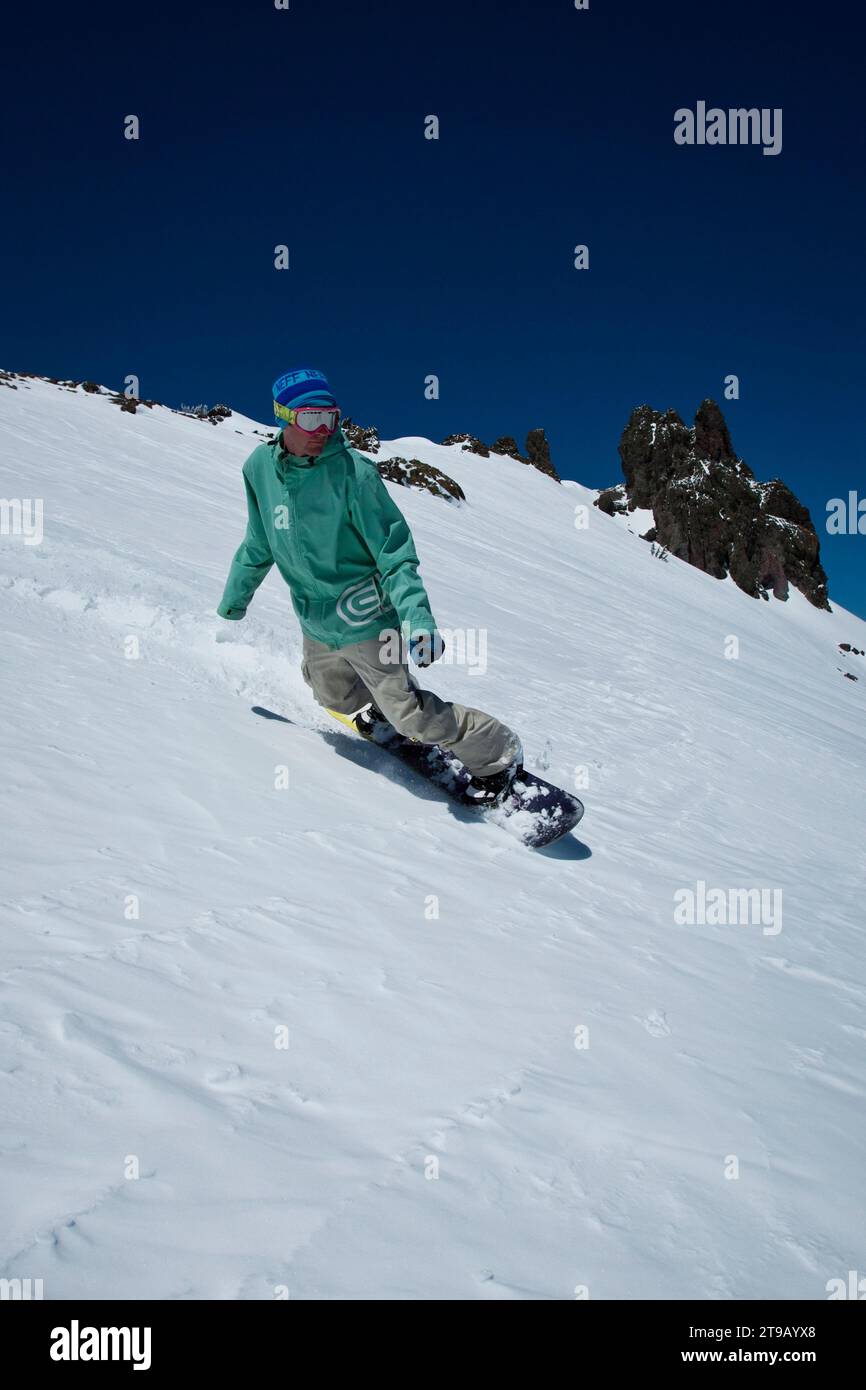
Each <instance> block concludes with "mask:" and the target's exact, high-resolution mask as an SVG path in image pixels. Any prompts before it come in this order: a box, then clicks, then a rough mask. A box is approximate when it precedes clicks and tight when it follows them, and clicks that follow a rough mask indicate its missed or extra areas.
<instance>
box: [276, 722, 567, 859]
mask: <svg viewBox="0 0 866 1390" xmlns="http://www.w3.org/2000/svg"><path fill="white" fill-rule="evenodd" d="M253 713H254V714H259V715H261V716H262V717H263V718H264V719H279V720H281V721H282V719H283V716H282V715H279V714H274V712H273V711H272V710H266V709H263V708H262V707H261V706H260V705H254V706H253ZM286 722H288V721H286ZM356 737H357V738H362V735H361V734H356ZM364 742H365V743H371V744H373V745H374V746H375V747H377V748H381V749H382V751H383V752H384V753H387V754H388V755H389V756H390V757H392V758H396V759H397V761H398V762H400V763H402V764H403V766H404V767H406V768H408V769H409V770H410V771H411V772H414V773H416V774H417V775H418V776H419V777H423V778H424V779H425V780H426V781H427V782H431V783H432V784H433V785H434V786H436V787H439V788H440V789H441V790H442V791H443V792H445V793H446V795H448V796H449V797H451V799H452V800H453V801H455V802H457V803H458V805H461V806H465V807H466V808H467V809H469V810H471V811H472V812H473V814H474V815H476V816H478V817H479V818H482V819H484V820H489V821H492V822H493V823H495V824H497V825H500V826H502V827H503V828H504V829H506V830H508V831H509V832H510V833H511V834H513V835H515V836H516V837H517V839H519V840H520V841H522V843H523V844H524V845H527V846H528V847H529V848H530V849H542V848H543V847H544V846H545V845H551V844H553V843H554V841H556V840H559V839H561V837H562V836H563V835H567V834H568V832H569V831H570V830H573V829H574V827H575V826H576V825H577V823H578V821H579V820H580V818H581V816H582V815H583V811H584V807H583V802H582V801H579V800H578V799H577V797H576V796H572V795H571V793H570V792H566V791H563V790H562V788H561V787H555V786H554V785H553V784H552V783H551V782H545V781H544V778H542V777H536V775H535V773H533V772H529V771H527V770H526V768H524V770H523V771H522V772H521V774H520V776H519V777H517V778H515V780H514V782H513V783H512V784H511V786H510V787H509V789H508V791H507V792H506V794H505V796H504V797H503V799H502V800H501V801H499V802H498V803H497V805H495V806H485V805H481V806H479V804H478V802H477V801H475V800H473V799H472V798H471V797H470V796H469V795H468V794H467V788H468V786H469V782H470V780H471V777H470V773H469V772H468V771H467V770H466V768H465V767H464V766H463V764H462V763H461V761H460V759H459V758H458V757H456V756H455V754H453V753H450V752H449V751H448V750H447V749H446V748H440V747H439V745H438V744H435V743H433V744H431V743H415V742H414V741H413V740H412V739H409V738H404V737H403V735H402V734H398V733H397V732H396V731H395V730H390V732H388V733H385V734H383V735H382V736H380V737H378V738H375V739H372V738H367V739H364Z"/></svg>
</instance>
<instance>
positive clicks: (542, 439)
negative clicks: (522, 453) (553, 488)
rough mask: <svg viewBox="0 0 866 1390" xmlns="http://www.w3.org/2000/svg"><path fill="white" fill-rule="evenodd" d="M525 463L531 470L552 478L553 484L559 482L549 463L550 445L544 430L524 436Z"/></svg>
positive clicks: (534, 431)
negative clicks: (529, 465)
mask: <svg viewBox="0 0 866 1390" xmlns="http://www.w3.org/2000/svg"><path fill="white" fill-rule="evenodd" d="M525 462H526V463H528V464H531V466H532V467H533V468H537V469H538V471H539V473H546V474H547V477H548V478H552V479H553V481H554V482H555V483H558V482H560V481H561V479H560V476H559V474H558V473H557V471H556V469H555V468H554V466H553V464H552V463H551V461H550V445H549V444H548V442H547V435H546V434H545V433H544V430H530V431H529V434H528V435H527V436H526V460H525Z"/></svg>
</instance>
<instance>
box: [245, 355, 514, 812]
mask: <svg viewBox="0 0 866 1390" xmlns="http://www.w3.org/2000/svg"><path fill="white" fill-rule="evenodd" d="M273 397H274V416H275V421H276V425H277V430H278V433H277V434H276V435H275V437H274V438H273V439H272V440H269V441H268V442H267V443H266V444H260V445H259V446H258V448H257V449H254V450H253V452H252V453H251V454H250V456H249V458H248V459H247V461H246V463H245V464H244V467H243V477H244V486H245V489H246V500H247V510H248V521H247V531H246V535H245V537H244V540H243V542H242V544H241V546H240V547H239V549H238V551H237V552H236V554H235V557H234V560H233V561H232V567H231V571H230V573H229V577H228V581H227V583H226V586H225V591H224V593H223V597H222V601H221V602H220V605H219V608H218V609H217V612H218V613H219V615H220V616H221V617H223V618H228V619H231V620H235V619H239V618H243V616H244V614H245V613H246V611H247V606H248V605H249V603H250V602H251V600H252V597H253V594H254V593H255V591H256V589H257V588H258V587H259V585H260V584H261V582H262V580H263V579H264V578H265V576H266V575H267V573H268V571H269V570H270V568H271V566H272V565H274V564H276V566H277V569H278V570H279V571H280V574H281V575H282V576H283V578H284V579H285V581H286V583H287V584H288V586H289V589H290V591H291V596H292V606H293V607H294V610H295V613H296V615H297V618H298V621H299V623H300V625H301V630H302V632H303V659H302V663H301V672H302V675H303V677H304V680H305V681H306V682H307V684H308V685H309V686H310V688H311V690H312V692H313V695H314V697H315V699H316V700H317V702H318V703H319V704H320V705H322V706H323V707H324V708H325V709H326V710H327V711H328V713H329V714H332V715H334V716H335V717H336V718H337V719H340V720H342V721H343V722H344V723H346V724H348V725H350V727H352V728H353V729H355V730H356V731H357V732H358V733H360V734H362V735H363V736H364V737H366V738H373V739H375V738H376V737H377V735H379V734H381V732H383V731H385V730H386V729H387V725H388V724H390V725H392V726H393V728H394V729H396V730H397V732H398V733H400V734H403V735H404V736H406V737H408V738H411V739H414V740H416V741H417V742H419V743H423V744H438V745H439V746H440V747H442V748H446V749H449V750H450V751H451V752H453V753H454V754H455V756H456V757H458V758H459V759H460V761H461V762H462V763H463V764H464V766H465V767H466V768H467V770H468V771H469V772H470V773H471V774H472V781H471V791H470V795H471V796H472V797H473V798H474V799H477V800H478V801H479V802H480V803H495V802H498V801H499V800H500V799H502V798H503V797H504V796H505V794H506V793H507V791H508V788H509V787H510V785H511V783H512V781H513V780H514V778H515V776H517V775H518V774H519V772H520V771H521V769H522V763H523V748H522V745H521V742H520V739H519V738H518V737H517V735H516V734H515V733H513V732H512V730H511V729H509V728H507V727H506V726H505V725H504V724H502V723H501V722H500V721H499V720H498V719H494V718H493V717H492V715H489V714H485V713H484V712H483V711H482V710H479V709H473V708H470V707H468V706H465V705H458V704H452V703H451V702H449V701H448V700H443V699H440V697H439V696H438V695H435V694H433V692H432V691H430V690H423V689H422V688H421V687H420V686H419V684H418V682H417V680H416V679H415V677H414V676H413V675H412V674H411V673H410V671H409V666H408V660H407V650H408V654H409V655H411V657H412V659H413V661H414V662H415V664H416V665H417V666H418V667H420V668H422V669H423V668H425V667H427V666H429V665H430V664H431V662H433V661H436V660H437V659H438V658H439V657H440V656H441V655H442V652H443V650H444V643H443V640H442V637H441V635H440V634H439V632H438V630H437V628H436V623H435V620H434V618H433V614H432V612H431V610H430V603H429V600H428V598H427V594H426V592H425V590H424V585H423V584H422V582H421V580H420V578H419V576H418V564H419V561H418V555H417V553H416V550H415V545H414V542H413V540H412V535H411V532H410V530H409V526H408V524H407V522H406V519H405V517H404V516H403V514H402V512H401V511H400V509H399V508H398V507H397V506H396V504H395V503H394V501H393V500H392V498H391V496H390V494H389V492H388V490H387V488H386V487H385V484H384V483H383V481H382V479H381V477H380V476H379V472H378V469H377V468H376V466H375V464H373V463H371V462H370V461H369V460H368V459H365V458H364V457H363V455H361V454H359V453H358V452H357V451H356V450H354V449H351V448H350V447H349V445H348V444H347V442H346V439H345V436H344V434H343V431H342V429H341V428H340V427H339V421H340V409H339V406H338V405H337V401H336V398H335V396H334V395H333V393H332V391H331V388H330V386H329V384H328V382H327V379H326V378H325V377H324V376H323V375H322V373H321V372H318V371H316V370H314V369H313V368H309V367H301V368H298V369H296V370H294V371H290V372H286V373H285V374H284V375H283V376H281V377H279V378H278V380H277V381H275V382H274V386H273Z"/></svg>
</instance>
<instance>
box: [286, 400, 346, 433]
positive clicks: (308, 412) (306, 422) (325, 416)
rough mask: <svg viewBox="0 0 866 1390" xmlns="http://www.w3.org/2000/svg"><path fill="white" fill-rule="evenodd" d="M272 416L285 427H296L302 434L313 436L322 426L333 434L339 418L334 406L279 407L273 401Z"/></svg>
mask: <svg viewBox="0 0 866 1390" xmlns="http://www.w3.org/2000/svg"><path fill="white" fill-rule="evenodd" d="M274 415H275V416H276V417H277V419H278V420H280V421H282V422H283V423H284V424H286V425H297V427H298V429H299V430H303V432H304V434H315V433H316V431H317V430H320V429H321V428H322V426H323V425H324V426H325V429H326V430H327V431H328V434H333V433H334V430H335V429H336V428H337V421H338V420H339V418H340V408H339V406H336V405H298V406H290V405H280V403H279V401H274Z"/></svg>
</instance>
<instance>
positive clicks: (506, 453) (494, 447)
mask: <svg viewBox="0 0 866 1390" xmlns="http://www.w3.org/2000/svg"><path fill="white" fill-rule="evenodd" d="M490 452H491V454H501V455H503V457H505V458H510V459H518V460H519V461H520V462H521V463H525V462H526V459H525V458H524V457H523V455H522V454H521V452H520V447H519V445H518V443H517V440H516V439H514V438H512V436H511V435H510V434H503V435H501V436H500V438H499V439H496V440H494V441H493V443H492V444H491V445H490Z"/></svg>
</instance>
